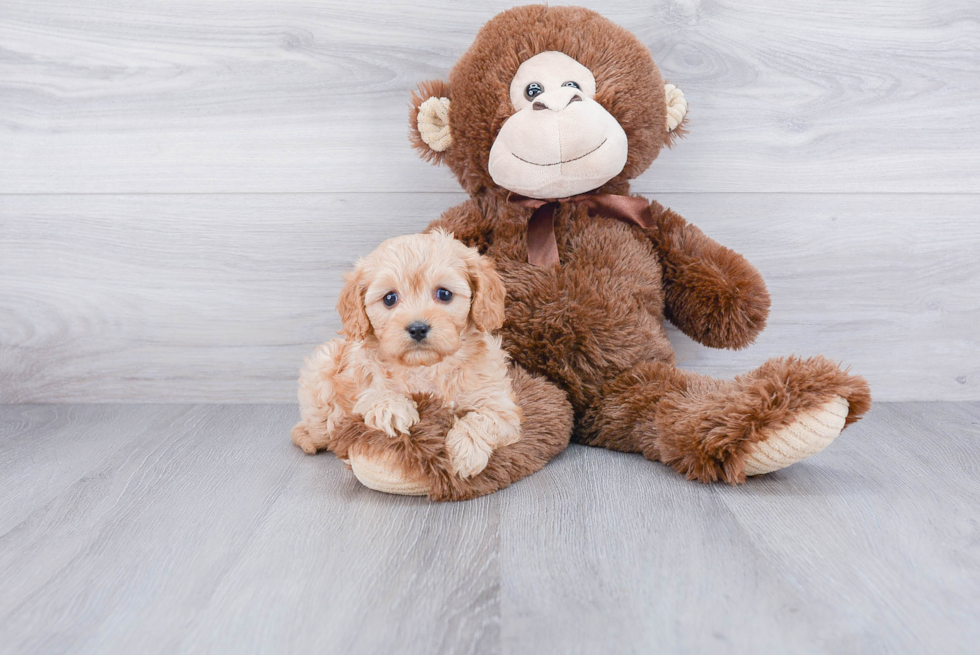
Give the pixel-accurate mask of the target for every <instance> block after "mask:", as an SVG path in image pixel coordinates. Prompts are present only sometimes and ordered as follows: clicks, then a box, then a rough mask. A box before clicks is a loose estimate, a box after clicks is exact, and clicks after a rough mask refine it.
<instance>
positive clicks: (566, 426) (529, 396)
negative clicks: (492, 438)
mask: <svg viewBox="0 0 980 655" xmlns="http://www.w3.org/2000/svg"><path fill="white" fill-rule="evenodd" d="M511 380H512V384H513V386H514V393H515V394H516V395H517V404H518V405H519V406H520V407H521V409H522V410H523V412H524V415H525V419H524V422H523V424H522V425H521V440H520V441H518V442H517V443H515V444H511V445H509V446H504V447H503V448H499V449H497V450H496V451H495V452H494V454H493V456H492V457H491V458H490V463H489V464H487V467H486V468H485V469H483V471H482V472H481V473H479V474H478V475H476V476H474V477H472V478H466V479H464V478H461V477H459V476H457V475H453V474H452V473H450V471H451V466H450V458H449V454H448V453H447V451H446V442H445V437H446V433H447V432H448V431H449V429H450V428H451V427H452V424H453V418H454V417H453V415H452V413H451V412H450V411H449V410H447V409H446V408H445V407H444V406H443V405H442V403H441V402H438V401H435V400H434V399H433V398H431V397H430V396H426V395H416V396H414V397H413V400H415V402H416V403H417V404H418V409H419V416H420V417H421V420H420V421H419V422H418V423H417V424H416V425H414V426H413V427H412V430H411V434H410V435H400V436H398V437H395V438H391V437H389V436H388V435H386V434H385V433H383V432H379V431H377V430H371V429H369V428H367V427H365V425H364V423H363V422H362V421H354V420H349V421H348V422H346V423H345V424H344V425H342V426H341V427H340V428H339V429H338V430H337V433H336V436H335V438H334V439H333V441H332V442H331V443H330V444H328V447H329V448H330V450H332V451H334V452H335V453H337V455H338V456H339V457H343V458H347V457H348V456H349V455H350V453H351V452H352V451H353V452H357V453H359V454H361V455H370V454H372V453H381V452H384V453H386V454H388V455H389V456H391V455H394V457H393V460H394V462H393V465H394V466H396V467H400V468H402V469H403V470H404V471H405V475H406V477H409V478H411V479H417V478H422V479H424V480H425V481H426V482H427V483H428V485H429V487H430V489H431V491H430V493H429V497H430V498H431V499H432V500H467V499H470V498H476V497H477V496H483V495H486V494H489V493H493V492H494V491H497V490H499V489H503V488H504V487H506V486H508V485H510V484H511V483H512V482H516V481H518V480H520V479H521V478H524V477H526V476H528V475H530V474H531V473H534V472H535V471H538V470H540V469H541V468H542V467H543V466H544V465H545V464H547V463H548V461H549V460H550V459H551V458H553V457H554V456H555V455H557V454H558V453H560V452H561V451H563V450H564V449H565V448H566V447H567V446H568V437H569V434H570V433H571V430H572V410H571V407H569V405H568V401H566V400H565V397H564V394H563V393H562V392H561V391H560V390H558V389H556V388H555V386H554V385H552V384H549V383H548V382H547V381H545V380H544V379H542V378H540V377H534V376H531V375H529V374H528V373H527V372H525V371H523V370H521V369H520V368H518V367H514V368H512V369H511Z"/></svg>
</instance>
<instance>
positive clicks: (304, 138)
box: [0, 0, 980, 402]
mask: <svg viewBox="0 0 980 655" xmlns="http://www.w3.org/2000/svg"><path fill="white" fill-rule="evenodd" d="M590 4H591V6H592V7H593V8H595V9H597V10H599V11H601V12H603V13H604V14H606V15H607V16H609V17H610V18H612V19H613V20H615V21H617V22H618V23H620V24H622V25H624V26H626V27H628V28H629V29H631V30H633V31H634V32H635V33H637V34H638V35H639V36H640V37H641V38H642V39H643V41H644V42H645V43H646V44H647V45H648V46H649V47H650V49H651V50H652V52H653V54H654V56H655V58H656V59H657V61H658V62H659V64H660V66H661V68H662V69H663V71H664V73H665V75H666V77H668V78H669V79H670V80H672V81H674V82H676V83H678V84H680V85H681V86H682V88H683V89H684V90H685V92H686V93H687V95H688V98H689V99H690V102H691V112H692V113H691V135H690V136H689V138H688V139H687V140H685V141H683V142H682V143H681V144H680V145H679V147H677V148H675V149H674V150H673V151H669V152H666V153H664V154H663V155H662V156H661V157H660V159H659V160H658V161H657V162H656V163H655V164H654V166H653V167H652V168H651V169H650V171H649V172H648V173H646V174H645V175H644V176H643V177H642V178H641V179H640V180H639V181H638V183H637V185H636V187H635V188H636V189H638V190H640V191H644V192H646V193H648V194H650V195H651V196H653V197H657V198H658V199H660V200H661V201H662V202H664V203H665V204H667V205H670V206H672V207H674V208H675V209H677V210H678V211H680V212H681V213H682V214H684V215H685V216H687V217H688V218H689V219H690V220H692V221H693V222H695V223H696V224H698V225H699V226H701V227H702V228H703V229H704V230H705V231H706V232H707V233H708V234H710V235H712V236H714V237H715V238H717V239H718V240H719V241H721V242H722V243H724V244H726V245H728V246H730V247H732V248H734V249H736V250H739V251H741V252H743V253H745V254H746V255H747V256H749V257H750V259H751V260H752V261H753V262H754V263H756V264H757V265H758V266H759V268H760V269H761V270H762V272H763V274H764V275H765V276H766V278H767V280H768V282H769V284H770V288H771V291H772V293H773V300H774V303H773V313H772V318H771V322H770V327H769V328H768V329H767V331H766V332H765V333H764V335H763V336H762V338H761V339H760V340H759V342H758V343H757V344H756V345H754V346H753V347H751V348H749V349H747V350H745V351H741V352H738V353H730V352H725V351H712V350H708V349H706V348H702V347H700V346H698V345H696V344H694V343H692V342H690V341H689V340H686V339H685V338H684V337H683V336H681V335H679V334H677V333H676V332H675V333H673V338H674V339H675V343H676V344H677V347H678V351H679V353H680V355H681V359H682V362H683V365H684V366H686V367H689V368H693V369H696V370H699V371H704V372H710V373H712V374H716V375H733V374H735V373H738V372H740V371H743V370H746V369H748V368H751V367H753V366H755V365H757V364H759V363H760V362H762V361H763V360H764V359H765V358H766V357H769V356H772V355H780V354H788V353H794V352H795V353H801V354H811V353H818V352H819V353H824V354H826V355H828V356H831V357H834V358H836V359H840V360H843V361H845V362H847V363H849V364H851V365H853V368H854V370H856V371H858V372H860V373H863V374H865V375H866V376H867V377H868V378H869V379H870V381H871V384H872V387H873V391H874V392H875V396H876V398H878V399H881V400H905V399H926V400H934V399H949V400H966V399H974V400H977V399H980V343H978V341H980V339H978V335H980V216H978V214H980V211H978V210H980V29H978V27H977V25H978V24H980V5H978V3H977V2H976V1H975V0H940V1H938V2H930V1H926V0H865V1H863V2H855V0H827V1H825V2H821V3H813V2H810V1H805V2H803V1H798V0H738V1H736V0H721V1H717V2H711V3H703V4H702V3H700V2H697V1H695V0H686V1H685V0H681V1H677V2H668V1H663V0H654V1H651V2H644V3H638V2H635V1H633V0H629V1H622V2H604V1H598V0H596V1H595V2H592V3H590ZM506 6H507V5H506V4H505V3H500V2H474V3H453V2H449V1H448V0H420V1H419V2H413V3H395V2H371V1H359V2H350V3H347V2H314V1H311V0H308V1H305V2H304V1H302V0H234V1H227V2H223V1H210V2H201V1H199V0H158V1H148V2H132V1H127V0H115V1H114V0H77V1H74V2H66V1H64V0H61V1H59V2H51V1H48V0H4V1H3V3H0V401H3V402H61V401H71V402H86V401H140V402H165V401H192V402H194V401H197V402H260V401H274V402H278V401H287V402H288V401H291V400H292V399H293V390H294V378H295V372H296V369H297V367H298V365H299V363H300V361H301V359H302V357H303V356H304V355H305V354H306V352H307V351H309V350H310V349H311V348H312V347H313V346H314V345H315V344H316V343H318V342H319V341H322V340H323V339H325V338H328V337H330V336H332V334H333V332H334V330H335V329H336V328H337V323H338V322H337V319H336V316H335V314H334V311H333V304H334V301H335V298H336V294H337V291H338V288H339V280H340V272H341V270H343V269H344V268H345V267H347V266H348V265H349V264H350V262H351V261H352V260H353V258H354V257H355V256H356V255H358V254H364V253H366V252H368V251H370V250H371V249H372V248H373V246H374V245H375V244H376V243H377V242H379V241H380V240H382V239H383V238H386V237H389V236H393V235H396V234H401V233H406V232H412V231H416V230H418V229H419V228H421V227H422V226H424V225H425V224H426V223H427V222H428V221H429V220H430V219H432V218H434V217H435V216H437V215H438V214H439V213H440V211H442V210H443V209H445V208H447V207H449V206H450V205H451V204H453V203H456V202H459V201H460V200H461V199H462V198H463V196H462V195H460V194H459V192H458V187H457V185H456V183H455V181H454V180H453V179H452V177H451V176H450V174H449V173H448V171H446V170H445V169H435V168H432V167H430V166H428V165H427V164H424V163H422V162H421V161H419V160H417V159H416V157H415V155H414V152H413V151H412V150H411V149H410V148H409V147H408V145H407V138H406V130H407V123H406V102H407V97H408V92H409V90H410V89H411V88H412V87H413V86H414V85H415V84H416V83H417V82H419V81H421V80H424V79H429V78H433V77H441V76H443V77H444V76H445V75H446V72H447V71H448V69H449V68H450V66H451V65H452V63H453V62H454V61H455V60H456V58H457V57H458V56H459V55H460V54H461V53H462V52H463V51H464V50H465V49H466V47H467V45H468V44H469V42H470V41H471V39H472V37H473V34H474V33H475V31H476V30H477V29H478V28H479V26H480V25H481V24H482V23H483V22H484V21H486V20H487V19H488V18H490V17H491V16H492V15H493V14H494V13H496V12H497V11H499V10H501V9H504V8H506Z"/></svg>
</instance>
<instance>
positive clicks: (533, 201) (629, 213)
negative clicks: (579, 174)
mask: <svg viewBox="0 0 980 655" xmlns="http://www.w3.org/2000/svg"><path fill="white" fill-rule="evenodd" d="M507 200H508V201H509V202H514V203H517V204H518V205H521V206H523V207H530V208H531V209H533V210H534V213H533V214H531V218H530V219H528V222H527V261H528V262H529V263H531V264H533V265H534V266H551V265H552V264H557V263H558V241H557V240H556V239H555V210H556V209H557V208H558V205H560V204H562V203H565V202H572V203H576V204H580V205H585V206H586V207H588V208H589V216H602V217H605V218H615V219H616V220H618V221H623V222H624V223H629V224H631V225H637V226H639V227H642V228H651V227H653V219H652V217H651V216H650V212H648V211H647V209H648V208H649V207H650V203H649V201H647V200H644V199H643V198H636V197H634V196H617V195H615V194H612V193H583V194H581V195H577V196H571V197H570V198H554V199H547V200H541V199H538V198H528V197H526V196H520V195H517V194H516V193H511V194H510V195H509V196H507Z"/></svg>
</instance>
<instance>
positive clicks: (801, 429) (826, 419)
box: [745, 396, 849, 476]
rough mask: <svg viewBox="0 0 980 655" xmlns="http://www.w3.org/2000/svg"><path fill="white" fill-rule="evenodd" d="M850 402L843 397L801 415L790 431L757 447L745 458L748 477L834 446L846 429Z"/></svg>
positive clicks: (775, 434)
mask: <svg viewBox="0 0 980 655" xmlns="http://www.w3.org/2000/svg"><path fill="white" fill-rule="evenodd" d="M848 406H849V405H848V402H847V401H846V400H845V399H844V398H842V397H841V396H834V397H833V399H831V400H830V401H828V402H826V403H824V404H823V405H821V406H820V407H814V408H813V409H808V410H805V411H803V412H801V413H800V415H799V417H798V418H797V419H796V420H795V421H793V422H792V423H791V424H789V425H787V426H786V427H783V428H780V429H778V430H776V431H774V432H773V434H772V436H770V437H768V438H766V439H763V440H762V441H759V442H757V443H756V444H754V445H753V446H752V448H751V450H750V451H749V454H748V455H747V456H746V458H745V475H748V476H752V475H762V474H763V473H772V472H773V471H778V470H779V469H782V468H786V467H787V466H789V465H790V464H795V463H797V462H799V461H800V460H803V459H806V458H807V457H809V456H810V455H815V454H817V453H819V452H820V451H821V450H823V449H824V448H826V447H827V446H829V445H830V442H832V441H833V440H834V439H836V438H837V435H839V434H840V433H841V430H843V429H844V421H845V420H846V419H847V410H848Z"/></svg>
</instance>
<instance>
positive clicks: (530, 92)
mask: <svg viewBox="0 0 980 655" xmlns="http://www.w3.org/2000/svg"><path fill="white" fill-rule="evenodd" d="M542 93H544V87H543V86H541V85H540V84H538V83H537V82H531V83H530V84H528V85H527V88H526V89H524V97H525V98H527V99H528V100H530V99H531V98H533V97H534V96H539V95H541V94H542Z"/></svg>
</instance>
